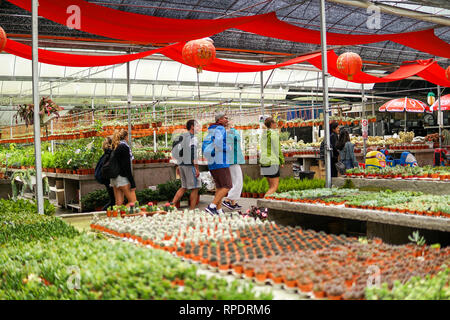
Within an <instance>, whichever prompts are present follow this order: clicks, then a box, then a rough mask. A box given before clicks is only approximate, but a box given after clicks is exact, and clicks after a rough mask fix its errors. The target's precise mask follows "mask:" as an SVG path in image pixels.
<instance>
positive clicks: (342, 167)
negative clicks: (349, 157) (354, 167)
mask: <svg viewBox="0 0 450 320" xmlns="http://www.w3.org/2000/svg"><path fill="white" fill-rule="evenodd" d="M336 170H337V171H338V172H339V174H345V171H346V168H345V164H344V163H343V162H342V161H338V162H336Z"/></svg>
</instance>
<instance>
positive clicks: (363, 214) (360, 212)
mask: <svg viewBox="0 0 450 320" xmlns="http://www.w3.org/2000/svg"><path fill="white" fill-rule="evenodd" d="M257 205H258V207H265V208H269V210H276V211H284V212H290V213H293V214H310V215H317V216H328V217H334V218H341V219H350V220H359V221H366V222H368V223H369V222H373V223H378V224H385V225H395V226H402V227H410V228H419V229H428V230H435V231H442V232H450V220H449V219H448V218H440V217H426V216H416V215H405V214H401V213H395V212H386V211H379V210H364V209H354V208H346V207H344V206H325V205H319V204H307V203H296V202H289V201H279V200H266V199H261V200H258V202H257ZM269 217H270V211H269Z"/></svg>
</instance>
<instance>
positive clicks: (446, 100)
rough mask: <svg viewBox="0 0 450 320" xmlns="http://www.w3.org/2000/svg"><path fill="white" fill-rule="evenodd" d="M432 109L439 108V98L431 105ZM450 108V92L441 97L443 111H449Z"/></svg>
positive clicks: (436, 109)
mask: <svg viewBox="0 0 450 320" xmlns="http://www.w3.org/2000/svg"><path fill="white" fill-rule="evenodd" d="M430 109H431V111H438V110H439V100H436V102H435V103H433V105H432V106H431V108H430ZM449 110H450V94H447V95H445V96H442V97H441V111H449Z"/></svg>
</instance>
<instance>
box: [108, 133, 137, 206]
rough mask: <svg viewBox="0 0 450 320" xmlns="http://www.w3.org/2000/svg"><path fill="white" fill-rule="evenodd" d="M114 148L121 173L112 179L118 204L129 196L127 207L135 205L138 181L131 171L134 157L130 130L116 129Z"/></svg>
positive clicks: (113, 141) (114, 154) (113, 140)
mask: <svg viewBox="0 0 450 320" xmlns="http://www.w3.org/2000/svg"><path fill="white" fill-rule="evenodd" d="M112 150H113V157H114V160H115V161H117V164H118V166H119V175H118V176H117V177H116V178H113V179H111V186H112V187H113V189H114V196H115V198H116V205H118V206H120V205H122V204H123V202H124V196H125V197H126V198H127V200H128V203H127V207H130V206H132V205H133V206H134V203H135V202H136V183H135V182H134V178H133V174H132V172H131V162H132V160H133V159H134V157H133V153H132V152H131V148H130V146H129V145H128V132H127V131H125V130H120V131H118V130H116V131H115V132H114V135H113V138H112Z"/></svg>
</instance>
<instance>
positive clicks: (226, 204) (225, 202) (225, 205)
mask: <svg viewBox="0 0 450 320" xmlns="http://www.w3.org/2000/svg"><path fill="white" fill-rule="evenodd" d="M222 205H223V206H224V207H227V208H228V209H230V210H234V206H233V205H232V204H231V202H228V201H225V200H224V201H222Z"/></svg>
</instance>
